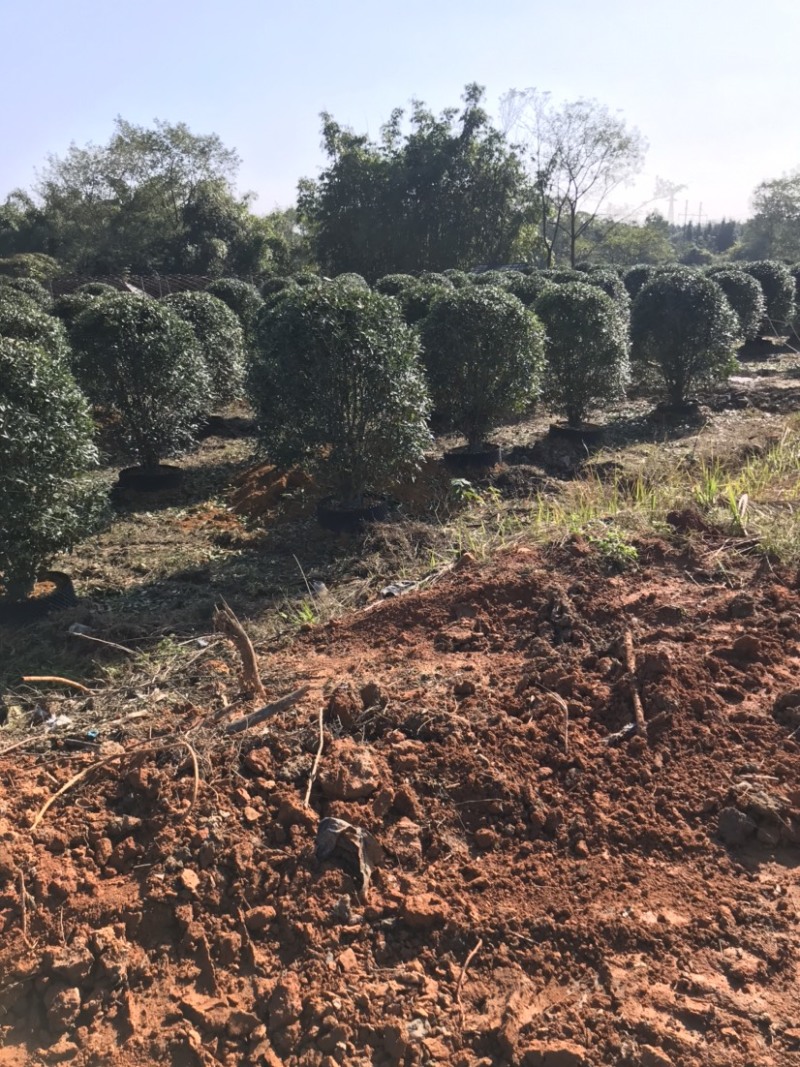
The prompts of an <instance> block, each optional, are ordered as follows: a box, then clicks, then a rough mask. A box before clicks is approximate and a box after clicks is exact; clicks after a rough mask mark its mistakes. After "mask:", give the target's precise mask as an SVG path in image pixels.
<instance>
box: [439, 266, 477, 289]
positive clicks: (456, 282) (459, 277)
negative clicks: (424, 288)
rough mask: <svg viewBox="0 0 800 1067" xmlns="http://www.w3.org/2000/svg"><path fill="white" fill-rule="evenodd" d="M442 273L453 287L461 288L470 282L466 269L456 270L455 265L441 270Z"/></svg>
mask: <svg viewBox="0 0 800 1067" xmlns="http://www.w3.org/2000/svg"><path fill="white" fill-rule="evenodd" d="M442 275H443V276H444V277H445V278H447V280H448V281H449V282H450V284H451V285H452V286H453V288H454V289H463V288H464V286H465V285H469V284H470V280H469V275H468V274H467V272H466V271H463V270H456V269H455V267H451V268H450V269H449V270H445V271H442Z"/></svg>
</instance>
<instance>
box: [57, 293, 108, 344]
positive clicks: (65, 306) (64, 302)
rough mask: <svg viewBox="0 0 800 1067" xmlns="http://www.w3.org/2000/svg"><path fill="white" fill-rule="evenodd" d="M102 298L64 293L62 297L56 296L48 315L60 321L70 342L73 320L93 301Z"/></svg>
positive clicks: (88, 294) (84, 294) (86, 294)
mask: <svg viewBox="0 0 800 1067" xmlns="http://www.w3.org/2000/svg"><path fill="white" fill-rule="evenodd" d="M100 299H102V297H97V296H92V295H91V294H90V293H78V292H74V293H64V295H63V296H57V297H56V298H55V300H54V301H53V306H52V307H51V309H50V313H51V314H52V315H55V317H56V318H57V319H60V320H61V322H62V323H63V324H64V329H65V330H66V331H67V336H68V337H69V338H70V341H71V340H72V327H73V325H74V323H75V320H76V319H77V318H78V316H79V315H80V314H81V312H83V311H85V310H86V308H87V307H89V305H90V304H92V303H94V301H95V300H100Z"/></svg>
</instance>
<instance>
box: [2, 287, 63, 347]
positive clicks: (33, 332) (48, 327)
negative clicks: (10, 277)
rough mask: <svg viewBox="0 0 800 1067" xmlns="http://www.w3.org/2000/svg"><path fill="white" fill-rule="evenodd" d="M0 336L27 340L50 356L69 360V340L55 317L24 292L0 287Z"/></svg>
mask: <svg viewBox="0 0 800 1067" xmlns="http://www.w3.org/2000/svg"><path fill="white" fill-rule="evenodd" d="M0 337H13V338H15V339H16V340H17V341H29V342H30V343H31V344H33V345H36V346H37V347H39V348H43V349H44V350H45V352H47V354H48V355H49V356H51V357H52V358H53V359H57V360H60V361H62V362H64V363H68V362H69V359H70V346H69V341H68V339H67V333H66V331H65V329H64V327H63V325H62V324H61V323H60V322H59V320H58V319H56V318H53V316H52V315H48V314H47V312H45V311H42V309H41V308H40V307H38V306H37V305H36V304H35V303H34V302H33V301H32V300H31V299H30V297H29V296H27V295H26V294H24V293H19V292H16V291H15V290H6V289H5V288H4V287H0Z"/></svg>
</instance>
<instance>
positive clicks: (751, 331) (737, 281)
mask: <svg viewBox="0 0 800 1067" xmlns="http://www.w3.org/2000/svg"><path fill="white" fill-rule="evenodd" d="M706 274H707V275H708V277H709V278H711V280H712V281H713V282H715V283H716V284H717V285H718V286H719V287H720V289H721V290H722V291H723V293H724V294H725V296H726V297H727V300H728V303H729V304H730V306H731V307H732V308H733V310H734V312H735V313H736V317H737V318H738V320H739V327H740V329H741V331H742V337H743V338H744V340H745V343H746V342H747V341H754V340H755V339H756V338H757V337H758V335H759V333H760V332H761V323H762V322H763V319H764V312H765V310H766V305H765V302H764V290H763V289H762V288H761V284H760V283H759V282H758V281H757V280H756V279H755V278H754V277H753V276H752V274H748V273H747V272H746V271H743V270H741V269H739V268H737V267H734V266H727V267H714V268H712V269H711V270H708V271H706Z"/></svg>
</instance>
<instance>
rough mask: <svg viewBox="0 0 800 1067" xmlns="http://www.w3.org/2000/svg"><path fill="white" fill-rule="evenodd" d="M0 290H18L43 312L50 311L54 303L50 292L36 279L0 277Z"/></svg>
mask: <svg viewBox="0 0 800 1067" xmlns="http://www.w3.org/2000/svg"><path fill="white" fill-rule="evenodd" d="M0 289H5V290H8V289H16V290H17V292H19V293H24V294H25V296H27V297H29V298H30V299H31V300H32V301H33V302H34V304H36V306H37V307H38V308H40V309H41V310H42V311H49V310H50V306H51V304H52V303H53V298H52V297H51V296H50V294H49V293H48V291H47V290H46V289H45V287H44V286H43V285H42V284H41V282H37V281H36V279H35V278H8V277H3V276H2V275H0Z"/></svg>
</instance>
